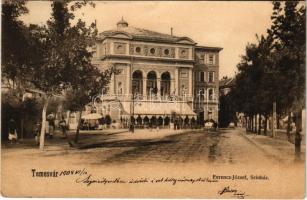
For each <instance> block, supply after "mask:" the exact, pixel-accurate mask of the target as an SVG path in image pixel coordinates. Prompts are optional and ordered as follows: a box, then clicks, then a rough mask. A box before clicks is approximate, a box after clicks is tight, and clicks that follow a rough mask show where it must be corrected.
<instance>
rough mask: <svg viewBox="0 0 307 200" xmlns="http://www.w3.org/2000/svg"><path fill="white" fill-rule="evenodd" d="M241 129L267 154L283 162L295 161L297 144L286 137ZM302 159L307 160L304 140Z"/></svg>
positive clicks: (243, 133)
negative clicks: (258, 133)
mask: <svg viewBox="0 0 307 200" xmlns="http://www.w3.org/2000/svg"><path fill="white" fill-rule="evenodd" d="M238 130H240V129H238ZM240 131H241V133H242V135H243V136H244V137H245V138H246V139H247V140H248V141H250V142H251V143H252V144H254V145H256V146H257V147H258V148H260V149H261V150H262V151H263V152H264V153H265V154H267V155H269V156H272V157H273V158H275V159H277V160H278V161H281V162H286V163H287V162H288V163H289V162H293V161H294V159H295V146H294V144H292V143H291V142H288V141H287V140H286V139H280V138H272V137H271V136H264V135H257V134H254V133H246V131H245V129H241V130H240ZM301 160H302V161H304V160H305V144H304V143H303V142H302V144H301Z"/></svg>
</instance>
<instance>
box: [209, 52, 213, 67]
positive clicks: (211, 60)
mask: <svg viewBox="0 0 307 200" xmlns="http://www.w3.org/2000/svg"><path fill="white" fill-rule="evenodd" d="M213 64H214V56H213V54H210V55H209V65H213Z"/></svg>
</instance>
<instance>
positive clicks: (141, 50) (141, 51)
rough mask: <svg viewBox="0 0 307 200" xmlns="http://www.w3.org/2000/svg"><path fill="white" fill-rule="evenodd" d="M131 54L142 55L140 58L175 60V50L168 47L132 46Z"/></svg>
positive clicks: (130, 48) (130, 47)
mask: <svg viewBox="0 0 307 200" xmlns="http://www.w3.org/2000/svg"><path fill="white" fill-rule="evenodd" d="M129 54H130V55H140V56H153V57H164V58H175V48H174V47H167V46H153V45H143V44H130V46H129Z"/></svg>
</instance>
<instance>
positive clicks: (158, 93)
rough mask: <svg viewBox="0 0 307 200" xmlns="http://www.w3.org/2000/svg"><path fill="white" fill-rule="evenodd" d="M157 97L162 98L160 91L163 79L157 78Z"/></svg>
mask: <svg viewBox="0 0 307 200" xmlns="http://www.w3.org/2000/svg"><path fill="white" fill-rule="evenodd" d="M157 89H158V90H157V96H160V90H161V79H160V78H157Z"/></svg>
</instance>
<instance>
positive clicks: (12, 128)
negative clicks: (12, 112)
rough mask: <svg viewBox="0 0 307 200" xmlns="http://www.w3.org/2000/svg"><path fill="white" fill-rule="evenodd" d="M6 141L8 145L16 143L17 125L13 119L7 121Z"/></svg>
mask: <svg viewBox="0 0 307 200" xmlns="http://www.w3.org/2000/svg"><path fill="white" fill-rule="evenodd" d="M8 139H9V141H10V143H11V144H12V143H14V142H15V143H17V139H18V138H17V124H16V122H15V120H14V119H12V118H11V119H10V121H9V136H8Z"/></svg>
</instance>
